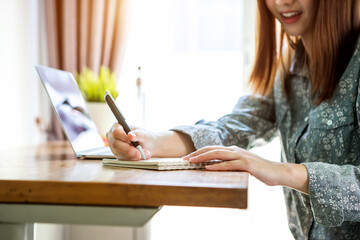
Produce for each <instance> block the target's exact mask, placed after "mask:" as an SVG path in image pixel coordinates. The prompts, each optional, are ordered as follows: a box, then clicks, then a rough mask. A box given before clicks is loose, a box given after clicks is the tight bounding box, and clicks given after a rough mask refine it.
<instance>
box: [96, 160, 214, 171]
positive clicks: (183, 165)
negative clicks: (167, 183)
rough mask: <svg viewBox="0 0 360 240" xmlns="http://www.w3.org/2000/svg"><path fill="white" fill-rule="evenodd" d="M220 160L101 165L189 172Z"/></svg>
mask: <svg viewBox="0 0 360 240" xmlns="http://www.w3.org/2000/svg"><path fill="white" fill-rule="evenodd" d="M220 162H221V161H220V160H211V161H206V162H201V163H190V162H189V161H184V160H183V159H182V158H151V159H148V160H140V161H123V160H118V159H106V158H105V159H103V160H102V164H103V165H105V166H114V167H125V168H141V169H151V170H189V169H205V166H206V165H209V164H215V163H220Z"/></svg>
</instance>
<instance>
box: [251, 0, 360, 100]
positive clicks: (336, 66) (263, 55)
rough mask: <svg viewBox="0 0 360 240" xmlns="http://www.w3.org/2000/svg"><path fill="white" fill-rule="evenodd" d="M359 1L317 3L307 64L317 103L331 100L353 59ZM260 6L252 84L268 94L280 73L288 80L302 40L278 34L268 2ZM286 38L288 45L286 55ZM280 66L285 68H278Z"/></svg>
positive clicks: (261, 1)
mask: <svg viewBox="0 0 360 240" xmlns="http://www.w3.org/2000/svg"><path fill="white" fill-rule="evenodd" d="M359 1H360V0H314V3H315V9H314V11H315V12H314V25H313V29H312V30H313V31H312V32H313V35H312V43H311V52H309V53H307V54H306V59H307V61H305V62H304V63H305V64H308V68H309V70H310V80H311V84H312V96H313V98H314V101H315V103H320V102H322V101H324V100H328V99H330V98H331V96H332V94H333V91H334V89H335V87H336V85H337V83H338V82H339V79H340V77H341V75H342V74H343V72H344V70H345V68H346V66H347V64H348V62H349V60H350V58H351V55H352V52H353V50H354V46H355V43H356V40H357V36H358V33H359V31H358V29H359ZM257 3H258V14H257V29H256V55H255V63H254V66H253V70H252V73H251V76H250V81H249V83H250V84H251V85H252V86H253V88H254V92H255V93H260V94H262V95H267V94H269V93H270V92H271V91H272V88H273V85H274V79H275V74H276V72H277V70H283V71H284V72H285V75H284V77H283V79H284V81H285V80H286V79H287V76H288V71H289V67H290V64H289V61H290V60H291V58H290V57H291V54H292V53H293V51H294V48H295V46H296V44H297V42H298V40H299V39H298V38H290V37H289V36H288V35H287V34H286V33H285V32H284V31H283V30H281V31H277V29H276V20H275V18H274V17H273V15H272V14H271V12H270V11H269V9H268V8H267V6H266V3H265V0H258V1H257ZM277 32H279V35H280V36H279V46H277V45H278V44H277V36H276V35H277ZM284 39H285V40H286V44H287V46H288V48H287V52H286V54H285V55H284V54H283V50H284V49H285V48H284V46H285V44H284ZM309 64H310V65H311V67H309ZM280 66H282V69H278V68H279V67H280Z"/></svg>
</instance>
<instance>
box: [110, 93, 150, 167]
mask: <svg viewBox="0 0 360 240" xmlns="http://www.w3.org/2000/svg"><path fill="white" fill-rule="evenodd" d="M104 99H105V102H106V103H107V105H108V106H109V107H110V109H111V111H112V112H113V114H114V116H115V117H116V120H117V121H118V123H119V124H120V125H121V126H122V127H123V128H124V131H125V132H126V134H128V133H129V132H130V131H131V129H130V127H129V125H128V124H127V123H126V121H125V118H124V117H123V115H122V114H121V112H120V110H119V108H118V106H117V105H116V102H115V100H114V98H113V97H112V96H111V94H110V92H109V91H106V93H105V95H104ZM131 144H132V145H133V146H134V147H136V148H137V150H139V152H140V154H141V157H142V158H143V159H145V160H146V156H145V153H144V150H143V149H142V147H141V145H140V143H139V142H131Z"/></svg>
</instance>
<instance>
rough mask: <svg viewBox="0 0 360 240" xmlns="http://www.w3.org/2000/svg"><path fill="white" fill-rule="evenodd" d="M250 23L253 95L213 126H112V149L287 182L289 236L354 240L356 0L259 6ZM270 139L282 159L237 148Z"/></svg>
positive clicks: (359, 214)
mask: <svg viewBox="0 0 360 240" xmlns="http://www.w3.org/2000/svg"><path fill="white" fill-rule="evenodd" d="M275 20H277V21H278V22H280V25H281V31H279V34H280V38H277V37H278V36H277V33H276V21H275ZM258 21H259V22H258V29H257V46H256V48H257V54H256V60H255V64H254V68H253V72H252V75H251V77H250V83H251V84H252V85H253V87H254V90H255V92H256V93H258V95H256V96H246V97H242V98H240V100H239V101H238V103H237V105H236V106H235V108H234V110H233V112H232V113H231V114H229V115H226V116H224V117H222V118H220V119H219V120H217V121H216V122H201V123H199V124H196V125H195V126H182V127H178V128H174V129H172V130H171V131H168V132H161V133H152V132H148V131H145V130H141V129H138V130H134V131H133V132H131V133H129V134H128V135H126V134H125V133H124V131H123V129H122V128H121V126H119V125H118V124H115V125H114V126H113V128H112V129H111V130H110V132H109V133H108V135H107V137H108V140H109V143H110V146H111V149H112V151H113V153H114V154H115V155H116V156H117V157H118V158H122V159H128V160H138V159H140V154H139V152H137V150H136V149H135V148H134V147H132V146H131V145H130V144H129V143H130V141H139V142H140V143H141V144H142V146H143V148H145V152H146V155H147V157H151V156H157V157H178V156H184V155H186V156H185V157H184V159H186V160H190V161H192V162H202V161H206V160H211V159H221V160H224V161H223V163H220V164H216V165H211V166H207V168H206V169H207V170H240V171H247V172H249V173H250V174H251V175H253V176H254V177H256V178H258V179H259V180H260V181H262V182H264V183H266V184H268V185H282V186H285V188H284V193H285V198H286V204H287V210H288V217H289V227H290V230H291V231H292V233H293V235H294V237H295V238H296V239H359V238H360V223H359V221H360V189H359V186H360V167H359V166H360V129H359V123H360V85H359V77H360V74H359V72H360V52H359V51H360V43H359V42H358V34H359V31H358V29H359V0H341V1H339V0H258ZM277 39H280V41H279V42H280V44H279V46H277ZM284 40H285V41H284ZM286 43H287V44H286ZM277 133H279V134H280V139H281V143H282V153H283V154H282V161H283V163H281V164H279V163H274V162H271V161H268V160H266V159H263V158H261V157H259V156H256V155H255V154H253V153H250V152H248V151H247V150H245V149H249V148H251V147H252V146H255V145H256V143H258V140H265V141H270V140H271V139H272V138H273V137H274V136H276V134H277ZM196 149H197V150H196ZM195 150H196V151H195Z"/></svg>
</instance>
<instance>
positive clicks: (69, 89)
mask: <svg viewBox="0 0 360 240" xmlns="http://www.w3.org/2000/svg"><path fill="white" fill-rule="evenodd" d="M36 70H37V72H38V73H39V76H40V79H41V82H42V83H43V85H44V87H45V90H46V92H47V95H48V97H49V100H50V103H51V105H52V108H53V109H54V111H55V113H56V116H57V119H58V120H59V123H60V125H61V127H62V129H63V131H64V133H65V136H66V138H67V139H68V140H69V142H70V145H71V147H72V149H73V151H74V153H75V155H76V157H77V158H84V159H103V158H115V156H114V155H113V154H112V152H111V150H110V148H109V147H107V146H106V145H105V143H104V141H103V139H102V137H101V135H100V133H99V132H98V130H97V128H96V125H95V122H94V121H93V120H92V119H91V117H90V115H89V113H88V111H87V108H86V103H85V99H84V97H83V96H82V94H81V92H80V89H79V87H78V85H77V83H76V80H75V78H74V75H73V74H72V73H70V72H66V71H62V70H59V69H54V68H49V67H45V66H39V65H37V66H36Z"/></svg>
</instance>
